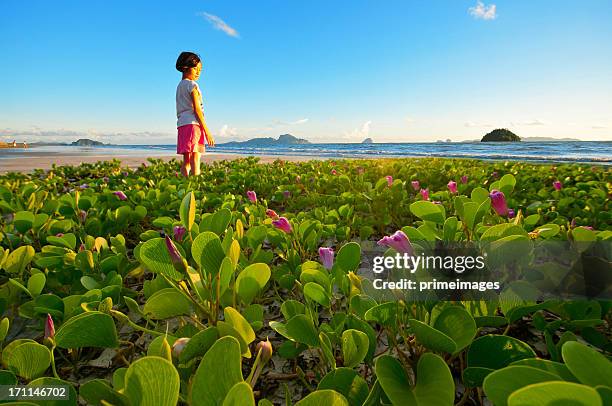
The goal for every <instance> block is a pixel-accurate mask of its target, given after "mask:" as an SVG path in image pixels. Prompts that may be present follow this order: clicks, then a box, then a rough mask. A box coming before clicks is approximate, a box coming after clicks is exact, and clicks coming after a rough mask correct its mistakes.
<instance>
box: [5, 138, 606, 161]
mask: <svg viewBox="0 0 612 406" xmlns="http://www.w3.org/2000/svg"><path fill="white" fill-rule="evenodd" d="M207 150H208V151H209V152H211V153H229V154H240V155H251V156H258V155H259V156H261V155H279V156H282V155H294V156H312V157H324V158H395V157H418V158H427V157H446V158H472V159H482V160H512V161H529V162H566V163H572V162H575V163H589V164H600V165H606V166H607V165H612V141H562V142H558V141H557V142H520V143H510V142H508V143H505V142H503V143H501V142H500V143H482V142H452V143H451V142H436V143H385V144H382V143H381V144H304V145H282V146H280V145H279V146H270V147H244V146H240V147H231V146H223V145H219V146H216V147H213V148H207ZM175 151H176V145H174V144H170V145H112V146H102V147H76V146H44V147H42V146H41V147H34V148H30V149H28V150H22V149H0V159H1V158H17V157H24V158H25V157H28V156H33V155H37V156H41V155H43V154H44V155H45V156H49V157H52V156H53V155H56V154H70V155H72V154H74V155H142V154H147V155H150V156H156V155H168V154H173V153H174V152H175Z"/></svg>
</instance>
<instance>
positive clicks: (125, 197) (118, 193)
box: [113, 190, 127, 200]
mask: <svg viewBox="0 0 612 406" xmlns="http://www.w3.org/2000/svg"><path fill="white" fill-rule="evenodd" d="M113 194H114V195H115V196H117V197H118V198H119V200H127V196H126V195H125V193H123V192H122V191H120V190H119V191H117V192H113Z"/></svg>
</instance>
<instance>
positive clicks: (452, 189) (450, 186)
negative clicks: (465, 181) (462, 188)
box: [447, 180, 457, 193]
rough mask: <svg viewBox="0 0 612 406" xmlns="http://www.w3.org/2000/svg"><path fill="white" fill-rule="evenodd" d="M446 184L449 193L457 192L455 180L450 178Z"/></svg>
mask: <svg viewBox="0 0 612 406" xmlns="http://www.w3.org/2000/svg"><path fill="white" fill-rule="evenodd" d="M447 186H448V190H450V192H451V193H457V182H455V181H454V180H451V181H450V182H448V185H447Z"/></svg>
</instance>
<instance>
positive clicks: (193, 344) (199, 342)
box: [179, 326, 219, 364]
mask: <svg viewBox="0 0 612 406" xmlns="http://www.w3.org/2000/svg"><path fill="white" fill-rule="evenodd" d="M217 338H219V332H218V331H217V328H216V327H214V326H211V327H208V328H206V329H204V330H202V331H199V332H198V333H197V334H196V335H194V336H193V337H191V339H190V340H189V341H188V342H187V344H186V345H185V348H183V351H181V354H180V355H179V362H180V363H182V364H185V363H187V362H188V361H190V360H192V359H193V358H195V357H201V356H203V355H204V354H206V351H208V350H209V349H210V347H212V345H213V344H214V343H215V341H217Z"/></svg>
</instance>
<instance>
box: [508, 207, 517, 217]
mask: <svg viewBox="0 0 612 406" xmlns="http://www.w3.org/2000/svg"><path fill="white" fill-rule="evenodd" d="M515 216H516V213H514V209H508V218H509V219H513V218H514V217H515Z"/></svg>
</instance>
